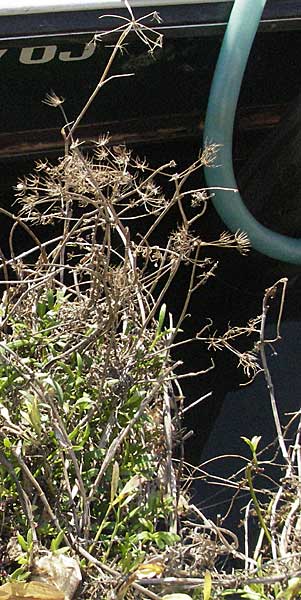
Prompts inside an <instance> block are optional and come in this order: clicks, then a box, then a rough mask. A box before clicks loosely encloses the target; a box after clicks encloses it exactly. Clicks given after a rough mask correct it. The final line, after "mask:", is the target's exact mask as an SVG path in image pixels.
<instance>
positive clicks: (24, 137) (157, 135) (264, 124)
mask: <svg viewBox="0 0 301 600" xmlns="http://www.w3.org/2000/svg"><path fill="white" fill-rule="evenodd" d="M284 108H285V107H284V105H278V104H277V105H271V106H254V107H245V108H244V109H240V110H239V112H238V115H237V121H238V128H239V130H241V131H244V132H248V131H250V132H252V131H254V132H256V131H263V130H265V129H270V128H272V127H274V126H275V125H277V124H278V123H279V121H280V118H281V115H283V112H284ZM147 122H148V127H146V126H145V119H144V118H143V119H139V118H134V119H128V120H126V119H125V120H124V121H107V122H105V123H91V124H90V125H84V126H80V127H79V128H78V130H77V133H76V135H77V137H78V138H79V140H80V141H84V140H85V142H86V144H87V145H89V140H93V139H94V140H97V139H98V138H99V136H100V135H101V133H107V132H109V136H110V143H111V144H114V145H115V144H122V143H126V144H128V145H135V144H158V143H162V142H171V141H180V140H183V141H185V140H199V139H200V137H201V132H202V131H203V127H204V120H203V118H201V117H200V114H199V113H198V112H192V113H181V114H174V115H171V116H166V115H161V116H158V117H148V119H147ZM90 143H91V142H90ZM63 145H64V141H63V138H62V136H61V134H60V131H59V130H58V129H54V128H49V129H36V130H31V131H14V132H13V133H0V159H1V160H2V159H3V158H12V157H18V156H27V157H29V156H41V155H45V154H49V153H51V152H58V151H60V150H61V148H62V147H63ZM239 156H240V158H241V156H242V153H241V149H240V153H239Z"/></svg>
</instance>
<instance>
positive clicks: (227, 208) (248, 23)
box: [204, 0, 301, 264]
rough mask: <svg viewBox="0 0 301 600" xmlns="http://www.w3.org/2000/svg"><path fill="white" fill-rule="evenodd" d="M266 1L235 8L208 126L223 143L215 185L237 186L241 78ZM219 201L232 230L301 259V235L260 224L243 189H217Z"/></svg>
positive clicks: (208, 137) (210, 139)
mask: <svg viewBox="0 0 301 600" xmlns="http://www.w3.org/2000/svg"><path fill="white" fill-rule="evenodd" d="M265 1H266V0H235V2H234V6H233V9H232V12H231V16H230V20H229V23H228V26H227V30H226V33H225V36H224V40H223V43H222V47H221V51H220V55H219V58H218V61H217V65H216V69H215V74H214V77H213V82H212V86H211V91H210V96H209V102H208V108H207V115H206V122H205V130H204V140H205V143H206V144H210V143H215V144H221V148H220V149H219V151H218V154H217V161H216V162H217V166H216V167H206V169H205V177H206V182H207V185H208V187H210V188H231V189H237V183H236V180H235V175H234V171H233V163H232V138H233V124H234V118H235V111H236V106H237V101H238V96H239V92H240V87H241V82H242V79H243V75H244V71H245V68H246V64H247V61H248V57H249V53H250V49H251V47H252V43H253V40H254V37H255V34H256V31H257V28H258V24H259V22H260V18H261V15H262V11H263V9H264V5H265ZM219 165H220V166H219ZM213 204H214V206H215V208H216V210H217V212H218V214H219V215H220V217H221V219H222V220H223V221H224V223H225V224H226V225H227V227H229V229H230V230H231V231H233V232H235V231H237V230H240V231H244V232H246V233H247V235H248V237H249V240H250V242H251V244H252V246H253V248H255V249H256V250H258V251H259V252H261V253H262V254H265V255H267V256H270V257H271V258H275V259H277V260H281V261H284V262H288V263H293V264H301V239H295V238H291V237H288V236H286V235H281V234H279V233H276V232H274V231H271V230H270V229H268V228H267V227H264V226H263V225H261V224H260V223H258V221H256V219H255V218H254V217H253V215H252V214H251V213H250V212H249V211H248V209H247V208H246V207H245V205H244V203H243V201H242V198H241V196H240V194H239V192H238V191H237V192H235V191H226V190H225V189H221V190H220V189H216V190H215V191H214V198H213Z"/></svg>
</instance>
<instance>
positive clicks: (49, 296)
mask: <svg viewBox="0 0 301 600" xmlns="http://www.w3.org/2000/svg"><path fill="white" fill-rule="evenodd" d="M47 304H48V308H49V310H52V309H53V307H54V293H53V290H51V289H50V290H48V291H47Z"/></svg>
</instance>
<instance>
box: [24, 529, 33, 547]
mask: <svg viewBox="0 0 301 600" xmlns="http://www.w3.org/2000/svg"><path fill="white" fill-rule="evenodd" d="M26 540H27V544H28V546H30V545H31V544H32V542H33V536H32V530H31V529H28V531H27V536H26Z"/></svg>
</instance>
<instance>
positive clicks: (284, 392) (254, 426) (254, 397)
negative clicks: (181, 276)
mask: <svg viewBox="0 0 301 600" xmlns="http://www.w3.org/2000/svg"><path fill="white" fill-rule="evenodd" d="M274 334H275V327H274V326H272V325H269V326H268V327H267V330H266V338H267V339H271V338H272V337H273V336H274ZM281 334H282V340H281V341H279V342H278V343H277V344H276V345H275V347H272V346H270V347H267V355H268V361H269V368H270V372H271V375H272V380H273V384H274V387H275V395H276V402H277V407H278V412H279V415H280V418H281V422H282V424H286V423H288V421H289V420H290V418H291V415H290V413H292V412H296V411H298V410H299V409H300V404H301V372H300V361H301V321H297V320H293V321H286V322H284V323H283V324H282V327H281ZM269 336H271V338H270V337H269ZM254 435H260V436H261V441H260V445H259V448H258V449H259V451H260V450H261V449H264V448H265V450H264V451H263V452H262V454H261V455H260V460H262V461H267V462H266V463H265V464H263V465H262V466H263V469H264V471H263V473H262V474H261V475H259V476H257V478H256V480H255V485H256V488H259V487H260V488H269V489H270V488H271V486H272V487H273V480H274V481H275V486H276V485H277V480H278V481H279V476H281V475H282V470H281V469H279V468H277V467H272V466H271V465H269V464H268V463H269V461H270V459H271V458H272V457H273V458H275V453H276V449H277V443H274V442H275V440H276V429H275V425H274V421H273V416H272V410H271V405H270V397H269V392H268V389H267V387H266V382H265V378H264V375H263V373H260V374H259V375H258V376H257V378H256V379H255V381H254V382H253V383H252V384H250V385H249V386H247V387H242V388H240V389H239V390H237V391H233V392H230V393H228V394H227V395H226V398H225V401H224V403H223V406H222V409H221V412H220V415H219V417H218V419H217V421H216V423H215V425H214V427H213V429H212V431H211V433H210V436H209V439H208V442H207V444H206V446H205V448H204V451H203V453H202V456H201V469H202V470H203V471H206V472H207V473H208V474H210V477H208V478H207V480H206V481H205V480H202V479H199V480H198V481H196V482H195V484H194V486H193V500H194V502H195V503H196V504H197V505H198V506H199V507H200V508H201V510H202V511H203V512H205V514H206V516H207V517H209V518H211V519H213V520H214V521H216V517H217V515H218V514H221V515H224V514H226V512H227V510H228V509H229V507H230V504H231V499H232V497H233V493H234V492H235V491H236V490H235V489H234V490H233V488H230V487H227V481H228V482H229V483H230V477H231V476H232V475H233V473H236V472H238V471H240V473H241V477H240V478H243V476H244V469H245V466H246V464H247V461H248V460H249V459H250V450H249V448H248V446H247V445H246V444H245V443H244V442H243V440H242V439H241V436H245V437H247V438H249V439H250V438H252V437H253V436H254ZM217 456H221V457H222V458H220V459H218V460H214V459H215V457H217ZM278 461H279V463H282V462H283V461H282V460H281V457H280V456H277V462H278ZM267 476H269V477H270V478H271V479H268V478H267ZM214 480H215V484H213V483H210V482H209V481H211V482H212V481H214ZM249 499H250V498H249V496H248V494H247V493H246V492H243V491H241V492H240V493H239V496H238V497H237V498H236V500H235V503H234V505H233V508H232V509H231V512H230V514H229V516H228V517H227V519H226V521H225V523H224V526H225V527H229V529H232V530H233V529H234V530H235V531H237V526H238V525H239V523H240V521H241V518H243V516H244V515H243V509H244V507H245V506H246V504H247V502H248V501H249Z"/></svg>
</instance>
